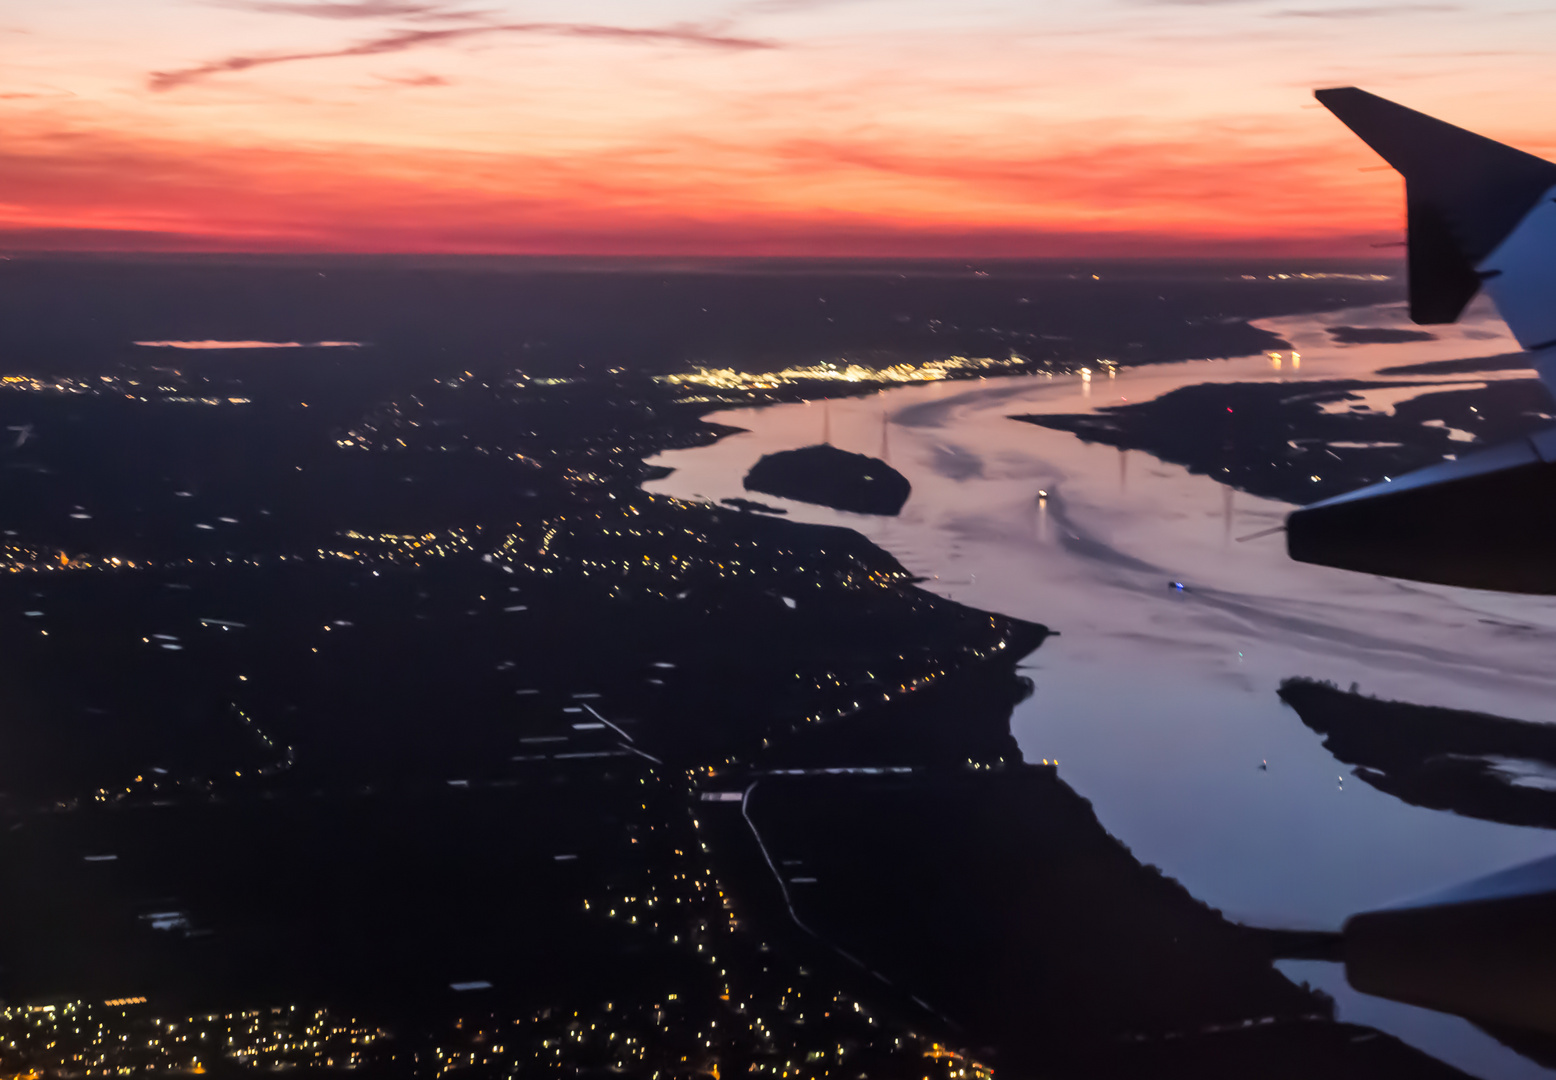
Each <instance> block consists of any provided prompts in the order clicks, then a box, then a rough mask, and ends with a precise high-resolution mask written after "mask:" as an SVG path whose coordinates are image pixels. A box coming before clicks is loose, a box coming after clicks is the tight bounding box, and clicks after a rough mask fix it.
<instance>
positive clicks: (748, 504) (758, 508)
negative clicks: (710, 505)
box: [719, 498, 789, 514]
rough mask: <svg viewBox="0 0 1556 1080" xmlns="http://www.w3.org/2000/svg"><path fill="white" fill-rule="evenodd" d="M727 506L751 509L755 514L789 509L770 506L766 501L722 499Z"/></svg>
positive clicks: (783, 511)
mask: <svg viewBox="0 0 1556 1080" xmlns="http://www.w3.org/2000/svg"><path fill="white" fill-rule="evenodd" d="M719 502H721V503H723V504H724V505H725V506H733V507H734V508H735V509H736V510H749V511H751V512H752V513H755V514H787V513H788V512H789V511H787V510H785V509H784V508H783V507H781V506H768V505H767V504H766V503H761V502H756V501H754V500H752V499H741V498H730V499H720V500H719Z"/></svg>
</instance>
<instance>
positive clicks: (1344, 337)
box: [1329, 326, 1437, 345]
mask: <svg viewBox="0 0 1556 1080" xmlns="http://www.w3.org/2000/svg"><path fill="white" fill-rule="evenodd" d="M1329 336H1330V337H1332V338H1334V339H1335V341H1337V342H1339V343H1340V344H1341V345H1396V344H1403V343H1404V342H1407V341H1436V340H1437V335H1436V334H1434V333H1432V332H1431V331H1429V330H1398V329H1394V328H1393V327H1387V326H1331V327H1330V328H1329Z"/></svg>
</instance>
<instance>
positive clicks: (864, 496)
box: [745, 443, 912, 517]
mask: <svg viewBox="0 0 1556 1080" xmlns="http://www.w3.org/2000/svg"><path fill="white" fill-rule="evenodd" d="M745 488H746V490H747V491H761V492H766V493H767V494H769V495H778V496H780V497H782V498H785V499H796V500H798V501H800V502H808V503H817V504H819V505H821V506H830V507H832V508H833V509H834V510H849V511H852V512H854V513H856V514H882V515H885V516H888V517H890V516H894V515H896V514H897V513H898V512H899V511H901V510H902V504H903V503H905V502H907V501H908V496H909V495H910V494H911V493H912V486H911V485H910V484H909V483H908V478H907V477H905V476H903V475H902V474H901V473H900V472H898V471H897V470H896V469H894V468H892V467H891V466H890V465H888V464H886V462H884V461H882V460H881V459H880V458H873V457H870V456H869V455H867V454H854V453H850V452H849V451H847V450H839V449H838V448H837V447H835V446H833V445H831V444H830V443H822V444H818V445H816V446H805V447H801V448H800V449H798V450H783V451H780V452H779V453H776V454H764V455H763V456H762V459H761V460H760V461H758V462H757V463H756V464H755V465H753V466H751V471H750V472H748V473H746V478H745Z"/></svg>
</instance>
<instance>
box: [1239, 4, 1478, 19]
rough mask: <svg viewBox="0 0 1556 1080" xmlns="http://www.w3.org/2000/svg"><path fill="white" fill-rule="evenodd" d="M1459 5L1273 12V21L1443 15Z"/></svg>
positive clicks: (1394, 5) (1377, 6) (1405, 5)
mask: <svg viewBox="0 0 1556 1080" xmlns="http://www.w3.org/2000/svg"><path fill="white" fill-rule="evenodd" d="M1458 10H1460V9H1459V5H1457V4H1373V5H1369V6H1366V7H1340V8H1296V9H1292V10H1288V11H1272V12H1270V18H1272V19H1376V18H1380V17H1383V16H1387V15H1441V14H1443V13H1444V12H1450V11H1458Z"/></svg>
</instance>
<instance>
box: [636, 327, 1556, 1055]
mask: <svg viewBox="0 0 1556 1080" xmlns="http://www.w3.org/2000/svg"><path fill="white" fill-rule="evenodd" d="M1404 322H1405V319H1404V314H1403V311H1402V310H1401V309H1399V308H1398V307H1394V306H1389V307H1379V308H1365V309H1352V310H1349V311H1343V312H1330V313H1326V314H1324V315H1319V316H1295V317H1291V318H1283V319H1278V320H1270V321H1268V322H1267V323H1264V324H1261V325H1264V326H1265V327H1266V328H1268V329H1271V330H1274V331H1275V332H1277V333H1279V334H1281V335H1282V336H1283V337H1284V338H1285V339H1286V340H1287V341H1288V342H1290V343H1291V344H1292V345H1293V346H1294V347H1295V349H1296V350H1298V351H1297V352H1293V353H1292V354H1291V356H1290V358H1289V360H1287V361H1283V362H1282V363H1281V364H1279V365H1278V366H1277V365H1276V364H1275V363H1274V360H1273V358H1272V357H1269V356H1262V355H1261V356H1257V357H1249V358H1245V359H1242V360H1234V361H1224V362H1191V363H1188V364H1178V365H1171V366H1163V367H1155V368H1144V369H1123V370H1121V371H1119V372H1117V373H1116V375H1115V373H1113V372H1110V373H1109V379H1108V380H1107V381H1106V382H1102V381H1098V382H1096V383H1095V384H1094V383H1093V381H1092V380H1091V379H1090V378H1088V377H1086V376H1069V377H1064V376H1060V377H1052V378H1043V377H1032V378H991V379H987V380H980V381H978V382H976V383H967V382H961V383H937V384H932V385H924V386H909V387H904V388H901V389H895V390H891V391H888V392H885V393H882V394H878V395H875V396H873V397H870V398H865V399H854V400H847V401H838V402H834V403H832V404H831V405H830V406H825V407H821V406H817V405H783V406H775V407H771V408H765V409H756V410H743V411H738V412H730V413H725V414H715V415H714V416H713V417H712V419H713V420H715V421H717V422H721V423H728V424H733V425H736V426H739V427H742V428H745V429H747V430H746V432H745V433H743V434H740V435H736V436H732V437H730V438H727V439H724V440H722V441H721V442H719V443H717V444H715V445H713V446H709V447H702V448H697V449H691V450H684V451H675V452H671V453H667V454H665V455H662V456H661V457H660V458H658V459H656V460H655V461H654V462H653V464H659V465H667V466H670V467H672V468H674V469H675V470H676V471H675V472H674V473H672V474H671V475H670V476H668V477H667V478H665V479H663V480H660V481H656V482H653V483H651V484H649V485H647V486H648V487H649V488H650V489H652V490H655V491H660V492H664V493H668V494H673V495H677V496H680V497H683V498H690V497H693V496H694V495H695V494H697V493H701V494H702V495H704V496H706V497H709V498H713V499H718V498H722V497H728V496H738V495H740V494H741V493H742V489H741V478H742V477H743V476H744V475H745V472H746V471H747V469H749V468H750V466H751V464H753V463H754V462H755V461H756V459H757V458H758V457H760V456H761V455H763V454H765V453H771V452H773V451H776V450H783V449H791V448H794V447H797V446H803V445H806V444H807V443H809V442H812V441H814V433H815V431H816V429H817V427H818V426H820V425H818V423H817V418H816V416H815V411H814V410H816V409H817V408H824V409H825V410H826V411H827V413H828V423H827V426H828V428H829V433H830V435H831V438H832V441H833V442H834V443H835V444H836V445H838V446H840V447H842V448H845V449H849V450H854V451H857V452H861V453H872V452H876V451H877V450H884V448H885V445H886V437H885V435H884V434H883V432H882V428H881V413H882V410H883V409H884V410H886V411H887V412H888V413H889V414H890V417H891V433H890V449H891V452H892V455H893V457H892V464H893V465H894V466H895V467H896V468H897V469H898V470H899V471H901V472H902V473H903V474H904V475H905V476H907V478H908V479H909V480H910V481H911V483H912V486H913V495H912V497H911V498H910V499H909V501H908V503H907V505H906V506H905V507H904V508H903V510H902V513H901V515H900V516H899V517H896V518H891V519H869V518H864V517H862V516H859V515H851V514H844V513H839V512H835V511H830V510H826V509H824V508H820V507H816V506H811V505H807V504H804V503H798V502H788V501H781V500H780V504H781V505H782V506H783V507H784V508H785V509H787V510H788V511H789V514H790V516H791V517H793V518H796V519H798V520H802V521H812V522H821V523H829V524H840V523H841V524H847V525H849V526H850V527H852V528H855V529H857V530H858V531H860V532H862V533H864V534H865V535H866V536H868V537H869V538H870V539H871V540H873V541H874V542H875V543H877V544H879V545H880V546H882V547H884V548H886V549H887V550H888V551H891V552H892V553H893V554H894V555H896V556H897V557H898V558H899V559H900V560H901V561H902V563H903V564H904V565H905V566H906V567H907V568H908V569H909V570H910V571H912V572H913V573H915V574H918V575H921V576H923V577H924V578H925V579H927V580H926V587H928V588H930V589H932V590H934V591H936V592H939V593H941V594H943V595H946V596H950V597H952V598H954V599H956V600H959V601H962V602H965V603H968V604H971V605H974V606H976V607H979V608H983V609H987V610H993V611H1000V612H1004V613H1007V614H1011V615H1015V616H1019V617H1022V618H1028V619H1033V620H1036V621H1041V622H1042V623H1044V624H1046V625H1048V626H1051V627H1054V628H1055V629H1057V630H1059V631H1061V633H1062V636H1060V637H1057V638H1055V639H1052V640H1051V641H1049V642H1048V643H1047V644H1046V645H1045V646H1044V647H1043V649H1042V650H1041V651H1040V652H1038V653H1037V654H1035V655H1034V656H1033V658H1032V660H1031V661H1030V664H1031V667H1030V671H1029V673H1030V674H1031V675H1032V676H1033V678H1034V680H1035V681H1036V684H1037V691H1036V693H1035V694H1034V695H1033V696H1032V697H1031V698H1030V699H1029V700H1028V701H1026V702H1024V703H1023V704H1022V705H1020V706H1019V707H1018V709H1017V711H1016V715H1015V718H1014V721H1013V731H1014V734H1015V735H1016V737H1017V739H1018V741H1019V744H1020V746H1021V749H1022V752H1023V753H1024V754H1025V755H1026V757H1027V759H1028V760H1041V759H1044V758H1049V759H1052V758H1058V759H1059V760H1061V761H1063V762H1064V765H1063V767H1062V770H1061V774H1060V775H1061V776H1062V778H1063V779H1064V780H1065V781H1066V782H1067V783H1069V784H1070V785H1071V786H1072V787H1074V788H1075V790H1076V791H1078V792H1079V793H1080V794H1081V795H1083V796H1084V797H1086V798H1088V799H1090V800H1091V801H1092V803H1093V804H1094V806H1095V808H1096V812H1097V814H1098V817H1099V818H1100V819H1101V822H1102V824H1103V825H1104V826H1105V827H1106V828H1107V829H1108V830H1109V831H1110V832H1111V833H1113V835H1115V836H1117V837H1118V838H1119V839H1121V840H1122V841H1123V842H1124V843H1126V844H1127V845H1129V847H1130V848H1131V849H1132V850H1133V852H1134V854H1135V856H1136V857H1137V858H1139V859H1140V861H1142V862H1146V863H1154V864H1156V865H1158V866H1160V867H1162V869H1163V870H1164V871H1166V872H1167V873H1168V874H1170V875H1172V876H1173V877H1175V878H1177V879H1178V880H1179V881H1181V882H1182V883H1183V884H1184V885H1185V886H1187V887H1188V888H1189V889H1190V891H1191V892H1193V894H1194V895H1195V896H1197V897H1199V898H1201V899H1203V900H1205V901H1206V902H1208V903H1210V904H1212V905H1214V906H1216V907H1219V908H1221V909H1222V910H1224V911H1226V912H1227V914H1228V915H1229V916H1231V917H1234V918H1240V919H1245V920H1248V921H1251V922H1257V923H1260V924H1264V925H1277V926H1289V927H1318V928H1332V927H1335V926H1338V925H1339V923H1340V922H1341V921H1342V920H1343V919H1344V918H1345V916H1347V915H1348V914H1350V913H1352V912H1355V911H1360V910H1366V909H1369V908H1375V907H1378V906H1381V905H1384V904H1387V903H1389V902H1392V901H1394V900H1397V899H1401V898H1404V897H1407V896H1411V895H1415V894H1420V893H1424V892H1427V891H1430V890H1433V889H1437V888H1441V887H1444V886H1447V885H1450V884H1453V883H1455V882H1457V881H1461V880H1464V879H1467V878H1471V877H1475V876H1478V875H1480V874H1484V873H1488V872H1490V871H1493V870H1496V869H1499V868H1501V867H1504V866H1507V865H1510V864H1513V863H1516V862H1520V861H1523V860H1528V859H1534V858H1537V857H1540V856H1543V855H1547V854H1550V853H1551V852H1553V851H1556V837H1553V836H1552V835H1551V834H1550V833H1548V832H1547V831H1545V830H1544V829H1541V828H1535V827H1531V826H1530V825H1529V824H1527V822H1529V821H1531V820H1532V819H1531V818H1529V817H1527V816H1515V817H1511V818H1509V817H1507V816H1506V815H1489V816H1482V817H1480V818H1477V817H1473V816H1466V815H1465V814H1463V813H1452V812H1448V811H1449V810H1451V809H1463V808H1462V807H1456V806H1452V805H1450V804H1448V803H1445V802H1443V801H1442V800H1439V801H1437V802H1432V801H1427V800H1417V802H1421V803H1422V805H1412V803H1411V802H1409V801H1406V800H1404V799H1402V798H1400V797H1397V796H1396V794H1394V793H1390V792H1389V791H1386V790H1383V789H1382V788H1380V787H1379V786H1376V785H1375V784H1374V783H1352V784H1350V785H1345V784H1343V783H1337V777H1344V776H1349V775H1350V773H1351V769H1352V768H1353V766H1354V765H1361V764H1365V763H1363V762H1361V761H1360V760H1359V759H1356V758H1354V757H1352V758H1350V759H1348V760H1341V759H1339V758H1337V757H1336V756H1335V755H1333V754H1331V753H1330V752H1329V750H1327V749H1326V748H1325V746H1324V745H1323V739H1322V736H1321V735H1320V734H1318V733H1317V732H1315V731H1314V730H1310V729H1309V727H1307V726H1305V725H1304V723H1303V719H1302V717H1300V716H1298V715H1297V713H1296V712H1295V711H1293V710H1292V709H1290V708H1288V707H1287V706H1286V705H1284V704H1283V703H1282V701H1281V699H1280V697H1279V696H1278V695H1277V690H1278V688H1279V687H1280V685H1281V683H1282V681H1283V680H1286V679H1289V678H1292V677H1305V678H1309V679H1318V680H1329V681H1332V682H1333V683H1335V684H1336V685H1338V686H1342V687H1348V686H1350V685H1351V684H1352V683H1356V684H1357V685H1358V687H1359V689H1360V690H1361V691H1362V692H1364V693H1366V694H1375V695H1377V696H1378V697H1380V698H1387V699H1395V700H1399V701H1405V702H1413V703H1418V704H1423V705H1432V706H1439V707H1443V708H1449V709H1459V710H1471V711H1474V712H1479V713H1488V714H1492V715H1494V716H1501V717H1517V718H1519V719H1520V720H1523V721H1528V722H1532V723H1535V724H1548V723H1550V722H1551V721H1552V720H1556V709H1553V706H1552V702H1553V701H1556V697H1553V691H1556V673H1553V672H1552V670H1551V668H1550V665H1549V657H1550V656H1551V655H1552V649H1553V647H1556V600H1553V599H1551V598H1541V597H1521V596H1507V595H1500V594H1490V593H1478V592H1472V591H1468V590H1457V589H1451V588H1442V587H1436V586H1424V585H1416V584H1408V583H1403V582H1398V581H1390V580H1384V579H1377V578H1370V577H1365V576H1361V575H1356V574H1349V573H1346V572H1343V571H1336V570H1330V569H1326V568H1323V567H1315V566H1307V565H1302V564H1297V563H1292V562H1291V561H1289V560H1288V559H1287V558H1286V556H1285V551H1284V546H1283V544H1282V542H1281V539H1280V536H1279V535H1278V534H1275V535H1270V536H1266V537H1263V538H1259V539H1252V540H1248V541H1247V542H1242V543H1240V542H1238V539H1237V538H1238V537H1239V536H1248V535H1255V536H1257V534H1258V533H1259V532H1260V531H1262V530H1267V529H1270V528H1272V527H1274V526H1278V525H1279V524H1280V523H1281V521H1282V520H1283V518H1284V515H1285V513H1286V512H1287V511H1288V510H1289V509H1290V507H1289V506H1287V505H1286V504H1284V503H1278V502H1274V501H1271V500H1268V499H1262V498H1258V497H1255V496H1252V495H1247V494H1243V493H1237V494H1235V495H1234V493H1233V492H1232V491H1231V489H1229V488H1226V487H1224V486H1222V485H1220V484H1217V483H1215V482H1214V481H1213V480H1211V479H1209V478H1207V477H1204V476H1196V475H1191V474H1190V473H1188V472H1187V471H1186V470H1184V469H1183V468H1181V467H1178V466H1175V465H1169V464H1165V463H1163V462H1161V461H1159V460H1157V459H1155V458H1151V457H1145V456H1143V455H1137V461H1136V462H1135V463H1133V467H1132V463H1131V462H1130V461H1129V455H1128V454H1127V452H1120V451H1119V450H1116V449H1114V448H1112V447H1107V446H1100V445H1087V444H1084V443H1082V442H1080V441H1079V440H1078V439H1076V438H1075V437H1074V436H1073V435H1071V434H1069V433H1066V432H1062V431H1054V430H1048V429H1043V428H1038V427H1035V426H1032V425H1029V424H1021V423H1016V422H1012V421H1010V420H1008V419H1007V417H1009V416H1010V415H1012V414H1017V413H1042V412H1079V411H1085V410H1086V409H1089V408H1094V407H1100V406H1105V405H1109V404H1117V403H1119V402H1121V401H1144V400H1150V399H1153V398H1156V397H1159V396H1160V395H1161V394H1163V393H1165V392H1167V391H1169V390H1172V389H1175V388H1177V387H1180V386H1184V385H1190V384H1194V383H1203V382H1211V381H1216V382H1229V381H1268V380H1272V379H1278V380H1289V381H1297V380H1303V381H1306V380H1319V379H1333V378H1354V377H1361V376H1368V377H1376V376H1374V375H1373V373H1374V372H1376V371H1377V369H1379V368H1382V367H1387V366H1390V365H1397V364H1403V363H1413V362H1428V361H1434V360H1448V359H1459V358H1464V357H1469V356H1491V355H1498V354H1502V353H1507V352H1511V351H1514V350H1515V349H1516V345H1515V344H1514V343H1513V342H1512V341H1511V339H1510V338H1508V337H1507V335H1506V334H1505V333H1504V332H1502V331H1501V329H1500V325H1499V324H1497V323H1496V322H1495V321H1494V316H1492V315H1491V313H1490V312H1489V310H1488V309H1486V308H1484V307H1482V306H1476V307H1474V308H1472V310H1471V312H1470V313H1469V314H1468V315H1467V317H1466V319H1465V321H1464V322H1463V323H1461V324H1459V325H1456V326H1453V327H1447V328H1443V331H1442V333H1441V334H1440V336H1439V338H1438V339H1436V340H1433V341H1414V342H1409V343H1395V344H1365V343H1364V344H1338V343H1337V342H1336V341H1335V339H1334V335H1331V334H1330V333H1329V332H1328V331H1329V329H1330V328H1331V327H1338V326H1346V327H1368V326H1374V327H1393V326H1398V325H1403V324H1404ZM1298 355H1300V361H1299V360H1298ZM1528 376H1529V373H1528V372H1526V371H1518V370H1508V371H1504V372H1480V373H1476V374H1474V375H1473V377H1472V378H1471V379H1470V380H1469V381H1471V382H1473V383H1485V382H1487V381H1491V380H1497V379H1501V378H1527V377H1528ZM1384 377H1388V376H1384ZM1401 381H1405V380H1403V379H1402V380H1401ZM1408 381H1410V382H1413V383H1415V384H1416V386H1415V387H1414V388H1412V389H1410V390H1408V391H1406V390H1404V389H1403V388H1401V395H1402V396H1413V395H1415V394H1420V393H1427V392H1430V391H1431V390H1432V389H1433V387H1434V386H1440V385H1442V384H1451V383H1455V382H1459V381H1463V380H1462V377H1454V376H1446V375H1445V376H1443V377H1442V378H1441V379H1438V380H1423V379H1422V378H1421V376H1419V375H1416V376H1412V377H1410V378H1409V380H1408ZM1094 387H1095V390H1094ZM1384 397H1387V398H1389V399H1390V400H1389V403H1392V402H1393V401H1394V400H1398V397H1397V396H1396V395H1393V394H1389V393H1387V392H1384V393H1383V394H1380V395H1379V398H1380V403H1382V399H1383V398H1384ZM1039 492H1043V493H1045V494H1039ZM1234 534H1235V535H1234ZM1509 627H1516V628H1517V629H1516V632H1515V631H1511V630H1510V629H1509ZM1504 756H1506V755H1505V754H1504ZM1261 763H1264V765H1265V767H1263V768H1261V767H1260V766H1261ZM1485 768H1487V769H1493V768H1495V765H1494V764H1493V765H1487V766H1485ZM1530 790H1534V789H1532V788H1531V789H1530ZM1540 794H1541V795H1544V792H1540ZM1436 807H1445V808H1444V809H1438V808H1436ZM1510 821H1519V822H1525V824H1510V823H1508V822H1510ZM1488 1042H1489V1040H1488ZM1475 1053H1482V1054H1483V1055H1490V1057H1489V1058H1487V1059H1486V1060H1488V1061H1492V1064H1493V1065H1494V1060H1493V1059H1495V1058H1496V1054H1497V1051H1496V1050H1495V1049H1492V1048H1488V1047H1485V1046H1482V1047H1481V1048H1480V1050H1478V1051H1475ZM1488 1067H1491V1066H1488Z"/></svg>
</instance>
